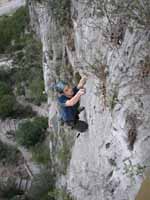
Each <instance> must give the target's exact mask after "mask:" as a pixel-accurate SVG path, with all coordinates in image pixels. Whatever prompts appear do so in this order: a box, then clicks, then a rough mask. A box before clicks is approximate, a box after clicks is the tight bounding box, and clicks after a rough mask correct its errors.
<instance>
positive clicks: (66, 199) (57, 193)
mask: <svg viewBox="0 0 150 200" xmlns="http://www.w3.org/2000/svg"><path fill="white" fill-rule="evenodd" d="M48 194H49V197H51V198H54V199H55V200H57V199H63V200H73V198H72V197H71V195H70V194H69V193H68V192H67V191H66V190H65V189H63V188H62V189H55V190H53V191H50V192H49V193H48Z"/></svg>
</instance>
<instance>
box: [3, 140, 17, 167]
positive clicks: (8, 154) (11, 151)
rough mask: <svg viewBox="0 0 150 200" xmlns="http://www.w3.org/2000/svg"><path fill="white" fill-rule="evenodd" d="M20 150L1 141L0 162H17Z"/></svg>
mask: <svg viewBox="0 0 150 200" xmlns="http://www.w3.org/2000/svg"><path fill="white" fill-rule="evenodd" d="M18 154H19V150H17V149H16V148H15V147H13V146H10V145H7V144H4V143H3V142H1V141H0V162H2V161H3V162H5V164H7V165H8V164H11V165H12V164H16V162H17V159H18Z"/></svg>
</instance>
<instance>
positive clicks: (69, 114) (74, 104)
mask: <svg viewBox="0 0 150 200" xmlns="http://www.w3.org/2000/svg"><path fill="white" fill-rule="evenodd" d="M85 83H86V78H85V77H83V78H81V80H80V81H79V83H78V85H77V87H71V86H70V85H69V84H68V83H66V82H65V81H59V82H58V83H57V84H56V85H55V89H56V91H57V92H58V105H59V107H60V118H61V121H62V122H63V123H65V124H67V125H68V126H70V127H71V128H73V129H76V130H78V131H80V132H84V131H86V130H87V128H88V125H87V123H86V122H84V121H81V120H79V113H80V112H81V111H83V110H84V107H79V102H80V98H81V96H82V95H84V94H85V92H86V91H85V88H84V85H85Z"/></svg>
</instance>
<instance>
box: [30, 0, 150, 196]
mask: <svg viewBox="0 0 150 200" xmlns="http://www.w3.org/2000/svg"><path fill="white" fill-rule="evenodd" d="M51 2H52V1H50V0H47V1H35V0H34V1H31V0H28V5H29V10H30V18H31V27H32V29H33V30H34V31H35V32H36V34H37V35H38V37H39V38H40V39H41V41H42V44H43V71H44V79H45V90H46V92H47V93H48V102H49V120H50V121H51V123H52V126H55V124H54V122H56V119H57V105H56V102H55V94H53V92H52V91H51V90H50V89H49V88H50V85H51V84H53V83H54V82H55V81H57V80H59V79H62V78H65V79H67V80H68V81H71V80H73V83H74V84H75V83H76V82H77V80H78V79H79V78H80V76H82V75H86V76H87V84H86V95H84V96H83V97H82V99H81V105H83V106H85V112H84V113H83V114H82V116H81V118H82V119H84V120H86V121H87V122H88V124H89V129H88V131H87V132H86V133H83V134H82V135H81V136H80V137H79V138H78V139H76V141H75V144H74V146H73V149H72V155H71V161H70V164H69V166H68V170H67V176H66V177H67V179H66V183H67V188H68V190H69V191H70V192H71V194H72V195H73V196H74V197H75V198H76V199H77V200H83V199H85V200H99V199H100V200H112V199H115V200H129V199H130V200H134V199H135V197H136V195H137V193H138V190H139V188H140V185H141V183H142V181H143V178H144V172H145V170H148V167H149V166H150V153H149V152H150V140H149V138H150V112H149V109H150V103H149V102H150V57H149V52H150V43H149V41H150V32H149V19H150V18H149V14H148V13H149V11H148V10H149V8H150V7H148V5H149V3H148V5H146V3H147V2H148V1H146V0H145V1H138V2H139V4H138V5H137V4H134V3H131V2H130V1H119V2H118V1H112V2H111V1H77V0H72V1H69V2H70V4H71V5H70V8H69V9H70V15H69V21H67V23H70V24H69V26H68V27H66V23H65V22H64V23H62V22H61V23H56V21H57V19H56V18H55V16H54V13H53V9H52V3H51ZM54 2H55V1H54ZM133 2H134V1H133ZM115 6H116V7H115ZM117 6H118V7H117ZM66 9H67V8H66ZM134 9H135V10H134ZM61 17H62V16H61ZM67 20H68V18H67ZM54 119H55V120H54ZM54 128H55V127H54Z"/></svg>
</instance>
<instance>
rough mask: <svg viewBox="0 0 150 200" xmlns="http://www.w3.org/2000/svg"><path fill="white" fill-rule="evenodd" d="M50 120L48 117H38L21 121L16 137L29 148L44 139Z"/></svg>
mask: <svg viewBox="0 0 150 200" xmlns="http://www.w3.org/2000/svg"><path fill="white" fill-rule="evenodd" d="M47 127H48V122H47V119H46V118H43V117H37V118H35V119H33V121H31V120H27V121H25V122H23V123H21V124H20V125H19V127H18V130H17V131H16V137H17V140H18V142H19V143H20V144H22V145H24V146H26V147H27V148H29V147H32V146H34V145H36V144H37V143H39V142H41V141H43V139H44V136H45V132H46V129H47Z"/></svg>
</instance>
